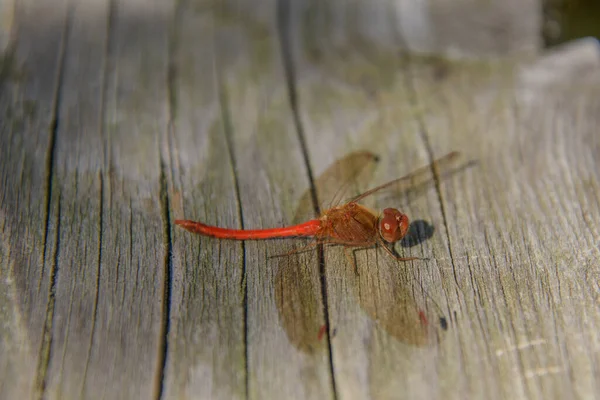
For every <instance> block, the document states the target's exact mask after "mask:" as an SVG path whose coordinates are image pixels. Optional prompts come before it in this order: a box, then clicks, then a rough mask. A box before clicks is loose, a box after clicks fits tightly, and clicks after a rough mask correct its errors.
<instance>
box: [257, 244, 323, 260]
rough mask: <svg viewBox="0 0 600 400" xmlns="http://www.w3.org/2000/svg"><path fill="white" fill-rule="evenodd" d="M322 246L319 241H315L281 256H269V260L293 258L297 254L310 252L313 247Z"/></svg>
mask: <svg viewBox="0 0 600 400" xmlns="http://www.w3.org/2000/svg"><path fill="white" fill-rule="evenodd" d="M318 244H320V243H319V241H318V240H315V241H313V242H311V243H309V244H307V245H305V246H301V247H295V248H293V249H292V250H290V251H288V252H285V253H281V254H274V255H272V256H269V257H268V258H279V257H287V256H291V255H292V254H296V253H301V252H303V251H308V250H309V249H310V248H311V247H314V246H316V245H318Z"/></svg>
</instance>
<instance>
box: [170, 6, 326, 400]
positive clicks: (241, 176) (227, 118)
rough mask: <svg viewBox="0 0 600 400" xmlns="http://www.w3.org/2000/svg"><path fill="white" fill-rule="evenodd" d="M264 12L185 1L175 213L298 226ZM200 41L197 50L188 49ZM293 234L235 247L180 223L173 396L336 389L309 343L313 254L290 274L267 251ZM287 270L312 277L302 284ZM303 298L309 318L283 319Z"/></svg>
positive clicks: (284, 104)
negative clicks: (260, 15) (302, 287)
mask: <svg viewBox="0 0 600 400" xmlns="http://www.w3.org/2000/svg"><path fill="white" fill-rule="evenodd" d="M268 9H269V10H270V13H271V15H270V16H269V18H268V23H265V24H262V23H256V22H253V21H252V20H251V19H249V18H247V16H246V14H245V13H244V12H242V10H241V9H238V8H236V7H231V8H230V7H226V6H225V5H223V3H222V2H204V3H201V4H200V5H198V4H196V7H194V6H193V5H192V4H190V3H185V2H184V3H181V8H180V9H179V11H178V16H179V17H178V18H179V19H178V22H177V23H176V24H175V25H176V26H177V27H178V28H177V30H176V38H177V39H176V42H177V43H180V44H179V45H178V50H177V54H176V58H175V59H176V69H175V71H176V72H175V82H176V85H175V88H176V91H175V96H174V98H175V103H176V104H177V117H176V119H175V121H174V122H175V123H174V130H173V135H172V137H171V140H170V143H169V150H168V153H169V154H170V155H171V156H172V161H171V165H172V168H173V178H172V185H173V190H174V197H173V199H174V200H173V209H174V214H175V217H177V218H181V217H183V216H185V218H190V219H198V220H202V221H208V222H209V223H214V224H219V225H221V226H229V227H240V226H243V227H247V228H249V227H267V226H279V225H282V224H286V223H289V222H291V220H292V218H293V215H294V208H295V207H296V204H295V201H296V200H297V199H298V197H299V195H300V193H301V192H302V191H304V190H306V188H308V187H309V183H308V181H307V173H306V168H305V164H304V160H303V155H302V151H301V148H300V144H299V142H298V137H297V134H296V133H295V127H294V123H293V116H292V114H291V113H290V108H289V103H288V92H287V83H286V80H285V76H284V71H283V67H282V65H281V61H280V60H281V58H280V57H281V56H280V54H279V44H278V41H277V36H276V26H275V21H276V19H275V14H274V13H275V11H276V8H275V3H269V7H268ZM263 10H264V9H263ZM192 39H193V40H194V43H195V45H194V46H193V50H190V48H188V47H185V48H184V47H182V46H185V43H188V42H189V41H190V40H192ZM198 104H201V105H202V110H203V111H202V112H199V111H198ZM226 199H227V200H226ZM286 243H287V242H282V241H270V242H262V243H261V242H249V243H246V244H244V245H240V244H239V243H231V242H227V241H218V240H215V239H211V238H202V237H198V236H191V235H190V234H189V233H188V232H184V231H181V230H180V229H179V228H177V230H175V231H174V247H173V251H174V265H173V268H174V271H175V275H176V276H181V281H179V282H178V279H176V280H175V281H176V282H177V283H176V285H175V286H174V292H173V303H174V304H175V306H174V309H173V314H172V316H173V318H172V322H171V326H173V327H174V328H173V331H172V332H173V334H172V335H171V336H170V338H171V339H172V340H171V341H170V342H169V349H170V354H172V357H173V358H172V359H171V358H170V359H169V360H170V361H169V368H168V374H169V375H168V377H167V382H168V384H167V392H166V394H167V395H168V396H169V397H186V398H192V397H193V398H232V397H234V398H240V397H249V398H256V399H263V398H298V397H300V398H329V397H331V396H332V387H331V382H330V371H329V360H328V353H327V351H313V350H314V347H313V346H319V347H322V346H323V345H324V342H318V340H317V335H318V329H319V326H320V325H322V324H323V315H322V309H323V306H322V303H321V298H320V296H321V292H320V286H319V276H318V275H319V270H318V263H317V261H318V260H317V259H316V258H313V259H312V260H311V262H309V263H307V264H303V265H297V267H298V268H297V270H300V272H295V270H294V269H293V268H290V266H284V265H282V264H281V263H279V262H278V260H277V259H273V258H271V256H274V255H277V254H280V253H285V252H286V251H287V250H289V249H290V247H289V245H288V244H286ZM283 268H286V271H292V273H301V274H303V276H306V277H307V279H308V280H310V281H311V282H312V283H313V285H312V286H310V287H309V288H308V290H307V292H302V293H298V292H297V291H296V290H295V288H294V281H289V280H287V279H286V277H287V276H288V275H286V273H283V272H282V269H283ZM297 270H296V271H297ZM244 274H245V279H244ZM290 292H293V293H290ZM299 302H301V304H299ZM282 303H285V304H282ZM301 307H306V308H302V312H308V313H309V314H310V321H311V324H309V325H308V326H305V327H297V326H289V325H286V324H288V323H289V322H290V319H289V316H290V315H289V314H288V311H287V310H297V309H299V308H301ZM307 309H308V311H307ZM282 310H283V311H282ZM290 312H291V311H290ZM297 330H301V333H299V334H298V333H297ZM308 335H311V337H313V338H314V340H313V341H312V342H310V340H309V339H306V337H307V336H308ZM307 341H308V342H310V343H307ZM190 343H193V346H190ZM319 350H322V349H319ZM221 357H222V358H221Z"/></svg>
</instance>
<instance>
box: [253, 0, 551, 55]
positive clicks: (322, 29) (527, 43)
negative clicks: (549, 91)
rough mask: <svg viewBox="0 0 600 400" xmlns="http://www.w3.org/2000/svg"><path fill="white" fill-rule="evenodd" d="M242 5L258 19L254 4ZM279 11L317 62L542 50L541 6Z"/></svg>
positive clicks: (389, 4) (444, 0) (294, 5)
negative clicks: (359, 53) (384, 54)
mask: <svg viewBox="0 0 600 400" xmlns="http://www.w3.org/2000/svg"><path fill="white" fill-rule="evenodd" d="M241 3H242V6H241V7H244V8H245V9H246V10H247V12H248V14H249V15H251V16H255V15H257V14H258V15H260V13H259V12H257V11H256V10H255V9H256V8H257V7H255V5H254V3H255V2H252V1H241ZM263 3H266V2H263ZM281 7H282V8H283V9H285V8H286V7H289V8H290V9H291V11H290V16H291V21H290V26H291V28H292V32H293V36H294V37H295V38H296V39H297V40H298V45H299V46H300V47H302V48H303V49H305V50H310V52H311V54H312V55H313V56H315V57H319V56H321V55H322V54H321V53H322V52H323V51H326V52H329V51H331V50H333V49H335V51H342V52H352V51H353V50H356V49H357V48H371V47H375V48H377V49H378V50H381V51H383V50H386V51H389V52H392V53H396V52H397V51H398V50H405V51H408V52H412V53H424V54H431V55H438V56H448V57H490V56H491V57H496V56H516V55H521V56H523V55H528V56H531V55H534V54H538V53H539V52H540V50H541V48H542V40H541V37H540V31H541V29H542V28H541V26H542V13H541V11H542V3H541V1H540V0H526V1H523V0H510V1H505V0H504V1H503V0H493V1H492V0H490V1H485V2H482V1H479V0H469V1H467V0H461V1H448V0H429V1H417V0H394V1H387V0H376V1H368V2H367V1H346V0H331V1H326V2H324V1H318V0H310V1H286V2H283V3H282V5H281ZM258 8H260V7H258Z"/></svg>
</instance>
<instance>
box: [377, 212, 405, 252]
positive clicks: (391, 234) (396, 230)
mask: <svg viewBox="0 0 600 400" xmlns="http://www.w3.org/2000/svg"><path fill="white" fill-rule="evenodd" d="M408 226H409V221H408V217H407V216H406V214H402V213H401V212H400V211H398V210H396V209H395V208H386V209H385V210H383V214H382V215H381V217H380V218H379V234H380V235H381V237H382V238H383V240H385V241H386V242H388V243H394V242H397V241H398V240H400V239H402V238H403V237H404V236H406V233H407V232H408Z"/></svg>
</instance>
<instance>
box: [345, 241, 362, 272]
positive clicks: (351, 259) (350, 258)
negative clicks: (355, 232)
mask: <svg viewBox="0 0 600 400" xmlns="http://www.w3.org/2000/svg"><path fill="white" fill-rule="evenodd" d="M354 250H356V249H353V248H351V247H346V248H344V254H345V255H346V258H347V259H348V261H349V262H350V264H351V265H352V266H353V267H354V275H356V276H358V275H359V273H358V267H357V266H356V259H355V257H354Z"/></svg>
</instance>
